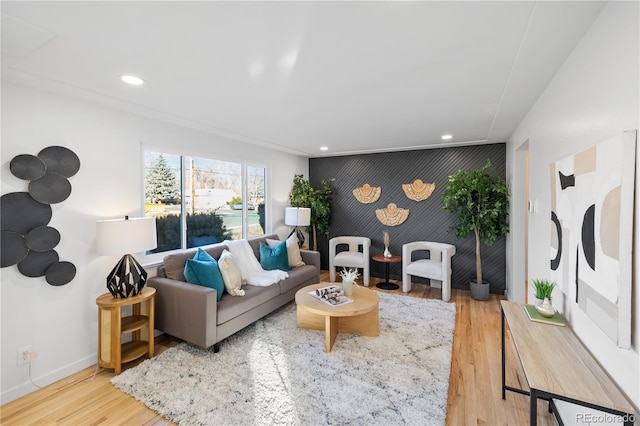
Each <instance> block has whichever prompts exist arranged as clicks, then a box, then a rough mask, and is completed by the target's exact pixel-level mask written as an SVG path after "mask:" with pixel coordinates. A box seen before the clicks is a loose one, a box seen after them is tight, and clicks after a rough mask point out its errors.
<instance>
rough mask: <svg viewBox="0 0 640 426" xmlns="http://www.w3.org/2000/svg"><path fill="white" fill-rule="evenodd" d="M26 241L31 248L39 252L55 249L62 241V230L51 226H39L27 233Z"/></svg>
mask: <svg viewBox="0 0 640 426" xmlns="http://www.w3.org/2000/svg"><path fill="white" fill-rule="evenodd" d="M26 241H27V247H29V249H30V250H34V251H39V252H44V251H49V250H53V249H54V247H55V246H57V245H58V243H59V242H60V232H58V230H57V229H56V228H52V227H50V226H38V227H37V228H34V229H32V230H31V231H30V232H29V233H28V234H27V237H26Z"/></svg>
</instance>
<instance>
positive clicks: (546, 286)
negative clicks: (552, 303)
mask: <svg viewBox="0 0 640 426" xmlns="http://www.w3.org/2000/svg"><path fill="white" fill-rule="evenodd" d="M532 283H533V286H534V287H535V289H536V299H540V300H544V299H551V293H552V292H553V288H554V287H555V286H556V283H555V282H553V281H549V280H543V279H535V280H533V281H532Z"/></svg>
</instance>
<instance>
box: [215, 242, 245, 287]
mask: <svg viewBox="0 0 640 426" xmlns="http://www.w3.org/2000/svg"><path fill="white" fill-rule="evenodd" d="M218 267H219V268H220V273H221V274H222V280H223V281H224V288H225V289H226V290H227V293H229V294H230V295H232V296H244V290H242V289H241V288H240V287H242V278H241V277H240V269H238V265H236V261H235V259H234V257H233V255H232V254H231V252H230V251H229V250H227V249H225V250H224V251H223V252H222V254H221V255H220V259H218Z"/></svg>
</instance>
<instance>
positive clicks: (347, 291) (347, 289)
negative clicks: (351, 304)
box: [342, 281, 353, 297]
mask: <svg viewBox="0 0 640 426" xmlns="http://www.w3.org/2000/svg"><path fill="white" fill-rule="evenodd" d="M342 290H344V295H345V296H347V297H351V296H353V281H342Z"/></svg>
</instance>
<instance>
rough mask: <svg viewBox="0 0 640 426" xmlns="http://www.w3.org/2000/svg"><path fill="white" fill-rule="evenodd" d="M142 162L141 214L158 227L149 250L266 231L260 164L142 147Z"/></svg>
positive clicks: (222, 239)
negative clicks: (150, 218)
mask: <svg viewBox="0 0 640 426" xmlns="http://www.w3.org/2000/svg"><path fill="white" fill-rule="evenodd" d="M144 168H145V177H144V197H145V215H146V216H153V217H155V218H156V228H157V233H158V247H157V248H156V249H155V250H152V251H150V252H149V253H160V252H166V251H170V250H178V249H183V248H192V247H199V246H203V245H208V244H214V243H217V242H221V241H224V240H227V239H240V238H245V237H251V236H258V235H263V234H264V233H265V223H264V211H265V175H266V170H265V168H264V167H257V166H249V165H244V164H240V163H232V162H228V161H220V160H212V159H208V158H200V157H189V156H180V155H172V154H164V153H160V152H153V151H145V153H144ZM245 199H246V200H247V202H246V203H245V202H244V200H245Z"/></svg>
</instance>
